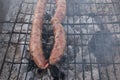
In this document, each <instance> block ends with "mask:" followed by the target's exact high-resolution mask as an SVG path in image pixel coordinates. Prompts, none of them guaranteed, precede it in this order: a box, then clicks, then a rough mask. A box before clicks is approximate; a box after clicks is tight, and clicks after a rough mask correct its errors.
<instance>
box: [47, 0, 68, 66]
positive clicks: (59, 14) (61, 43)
mask: <svg viewBox="0 0 120 80" xmlns="http://www.w3.org/2000/svg"><path fill="white" fill-rule="evenodd" d="M56 6H57V8H56V11H55V15H54V16H53V17H52V19H51V23H52V26H53V31H54V36H55V42H54V46H53V49H52V51H51V56H50V59H49V63H50V64H52V65H53V64H55V63H56V62H58V61H59V60H60V58H61V57H62V55H63V53H64V49H65V45H66V38H65V31H64V29H63V26H62V25H61V22H62V20H63V19H64V17H65V14H66V0H56Z"/></svg>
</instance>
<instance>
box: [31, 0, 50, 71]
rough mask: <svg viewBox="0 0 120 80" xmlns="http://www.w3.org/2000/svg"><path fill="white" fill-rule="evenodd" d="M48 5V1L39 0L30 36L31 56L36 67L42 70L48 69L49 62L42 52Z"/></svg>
mask: <svg viewBox="0 0 120 80" xmlns="http://www.w3.org/2000/svg"><path fill="white" fill-rule="evenodd" d="M46 4H47V0H38V2H37V6H36V8H35V12H34V19H33V24H32V31H31V35H30V54H31V56H32V59H33V60H34V62H35V63H36V65H37V66H38V67H39V68H41V69H45V68H47V67H48V61H47V60H45V57H44V52H43V50H42V25H43V17H44V12H45V6H46Z"/></svg>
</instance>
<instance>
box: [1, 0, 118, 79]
mask: <svg viewBox="0 0 120 80" xmlns="http://www.w3.org/2000/svg"><path fill="white" fill-rule="evenodd" d="M36 2H37V0H23V1H21V4H20V5H18V6H19V9H18V10H17V11H16V12H17V13H16V15H12V16H11V18H10V19H9V20H6V21H1V22H0V24H3V27H4V26H6V27H11V30H5V31H2V32H0V36H3V37H4V38H5V37H7V38H5V39H4V40H3V41H2V42H0V43H2V44H3V46H5V48H4V51H3V53H2V55H3V57H2V59H1V64H0V77H1V78H0V79H1V80H30V79H28V75H30V73H29V71H27V70H25V69H28V68H29V66H30V61H29V59H30V55H29V37H30V32H31V25H32V19H33V12H34V8H35V5H36ZM119 7H120V2H119V1H114V0H84V1H83V0H67V14H66V17H65V20H64V22H63V23H62V24H63V26H64V28H65V31H66V35H67V37H66V39H67V47H66V51H65V54H66V55H65V57H66V61H65V62H63V63H62V64H60V65H58V67H59V69H60V70H62V71H63V72H64V73H65V80H97V79H99V80H120V77H119V76H120V74H119V73H120V59H119V58H120V54H119V52H120V51H119V49H120V43H119V42H120V10H119ZM54 9H55V3H54V0H49V2H48V4H47V8H46V12H47V13H48V14H50V15H51V16H52V15H53V13H54ZM13 16H14V17H13ZM44 26H47V27H49V26H51V24H50V21H44ZM100 26H104V27H103V28H101V27H100ZM100 28H101V29H100ZM104 29H105V30H107V31H108V32H107V31H106V32H103V33H102V34H100V33H97V31H102V30H103V31H104ZM43 34H46V35H47V36H49V35H50V34H51V33H45V32H43ZM95 35H97V36H99V37H101V38H103V39H105V38H106V37H105V35H108V36H114V38H113V37H112V38H113V39H112V40H111V41H112V42H116V44H112V45H111V46H112V48H113V47H114V48H115V51H114V50H112V51H114V54H113V55H112V58H110V60H111V61H110V62H109V61H108V62H106V61H105V63H104V62H98V61H97V60H96V59H97V57H96V56H95V55H94V52H97V51H94V48H93V47H94V46H93V47H92V48H91V47H90V46H91V45H90V44H89V43H90V41H91V39H95V40H94V41H92V42H94V44H95V45H97V44H96V43H97V40H99V39H98V38H95ZM47 36H46V37H47ZM93 36H94V37H93ZM96 39H97V40H96ZM100 40H101V39H100ZM108 42H109V40H108ZM104 44H106V42H104V41H103V43H101V46H102V47H103V51H98V52H99V53H103V56H107V55H108V54H107V53H110V51H107V50H106V48H105V47H106V45H104ZM109 44H110V43H109ZM98 45H99V44H98ZM108 46H109V45H108ZM88 48H90V50H89V49H88ZM91 50H92V51H91ZM101 50H102V49H101ZM108 50H109V49H108ZM105 51H106V52H105ZM104 53H105V54H104ZM26 55H27V57H26ZM116 56H117V57H116ZM98 58H99V56H98ZM107 58H109V57H107ZM70 59H71V60H70ZM94 59H95V60H94ZM103 59H104V58H103ZM100 60H101V58H100ZM33 65H34V64H33ZM102 65H103V66H102ZM16 66H17V67H16ZM23 66H27V67H26V68H25V69H23V68H24V67H23ZM14 69H16V70H14ZM36 69H37V68H35V69H34V71H36ZM6 71H7V73H6ZM14 73H16V75H13V74H14ZM21 74H22V75H24V78H23V77H22V78H21ZM3 76H5V77H3ZM47 78H48V79H47V80H52V78H51V76H48V77H47ZM36 79H37V78H36V75H35V74H34V75H33V77H32V80H36ZM39 79H40V80H46V79H44V75H43V76H42V77H41V78H39Z"/></svg>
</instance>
